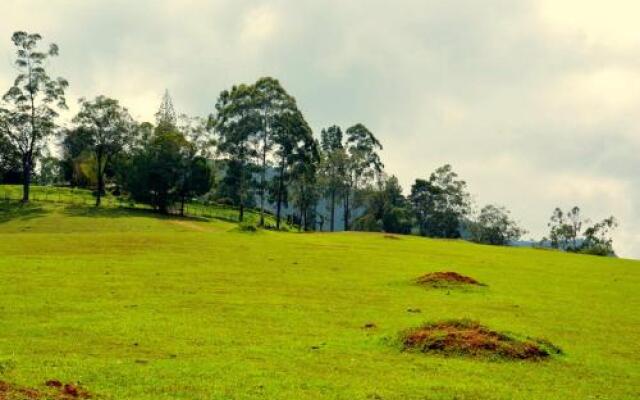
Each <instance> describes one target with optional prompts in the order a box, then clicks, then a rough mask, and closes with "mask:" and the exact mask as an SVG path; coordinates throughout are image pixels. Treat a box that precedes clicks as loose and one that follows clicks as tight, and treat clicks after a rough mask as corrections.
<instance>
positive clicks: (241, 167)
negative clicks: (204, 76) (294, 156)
mask: <svg viewBox="0 0 640 400" xmlns="http://www.w3.org/2000/svg"><path fill="white" fill-rule="evenodd" d="M254 90H255V88H254V87H253V86H252V85H251V86H248V85H244V84H242V85H239V86H233V87H232V88H231V90H224V91H223V92H222V93H220V96H219V97H218V101H217V102H216V115H215V123H214V126H215V131H216V133H217V134H218V137H219V143H218V151H219V152H220V153H221V154H223V155H224V156H225V157H226V158H227V172H226V175H227V176H230V177H233V178H234V179H233V180H229V179H227V180H228V181H229V182H227V183H229V184H231V186H230V188H231V189H232V190H233V197H236V198H237V201H238V208H239V216H238V219H239V220H240V221H242V220H243V218H244V207H245V204H246V203H247V201H248V200H250V195H251V187H250V182H251V181H252V170H253V160H254V159H255V158H256V157H257V156H258V154H259V151H258V149H259V148H258V145H257V142H258V141H259V138H258V136H257V135H258V133H259V132H261V129H262V119H261V118H260V115H259V114H258V112H257V110H256V107H255V97H256V96H255V93H254Z"/></svg>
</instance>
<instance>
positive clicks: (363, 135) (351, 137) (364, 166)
mask: <svg viewBox="0 0 640 400" xmlns="http://www.w3.org/2000/svg"><path fill="white" fill-rule="evenodd" d="M346 136H347V141H346V143H347V152H348V160H347V163H346V174H345V176H346V182H345V185H344V193H343V202H344V229H345V230H346V231H348V230H349V229H350V220H351V203H352V202H353V200H354V197H355V196H356V195H357V191H358V190H359V189H361V188H362V187H363V186H366V185H367V184H369V183H371V181H372V180H373V179H374V178H376V177H379V175H380V174H381V173H382V170H383V168H384V164H382V161H381V160H380V156H379V155H378V151H379V150H382V145H381V144H380V142H379V141H378V139H376V137H375V136H374V135H373V133H371V131H369V129H367V127H365V126H364V125H362V124H356V125H354V126H352V127H350V128H348V129H347V131H346Z"/></svg>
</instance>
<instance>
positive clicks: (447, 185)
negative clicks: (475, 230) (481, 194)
mask: <svg viewBox="0 0 640 400" xmlns="http://www.w3.org/2000/svg"><path fill="white" fill-rule="evenodd" d="M409 201H410V203H411V207H412V209H413V213H414V216H415V219H416V221H417V224H418V229H419V232H420V234H421V235H423V236H432V237H444V238H458V237H460V235H461V232H460V228H461V225H462V222H463V220H464V218H465V216H466V215H468V214H469V212H470V201H469V193H468V192H467V184H466V182H465V181H463V180H460V179H458V174H456V173H455V172H454V171H453V169H452V168H451V166H450V165H448V164H447V165H444V166H442V167H440V168H438V169H436V170H435V171H434V172H433V173H432V174H431V175H430V176H429V179H416V181H415V183H414V184H413V186H412V187H411V195H410V196H409Z"/></svg>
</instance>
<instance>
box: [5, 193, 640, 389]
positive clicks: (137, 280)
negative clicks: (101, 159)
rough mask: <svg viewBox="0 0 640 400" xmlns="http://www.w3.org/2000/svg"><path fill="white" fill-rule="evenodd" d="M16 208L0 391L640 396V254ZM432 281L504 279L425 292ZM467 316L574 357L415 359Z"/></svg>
mask: <svg viewBox="0 0 640 400" xmlns="http://www.w3.org/2000/svg"><path fill="white" fill-rule="evenodd" d="M0 210H1V211H0V381H3V382H10V383H11V384H12V385H16V386H19V387H24V388H35V389H37V390H41V388H42V387H43V384H44V382H45V381H47V380H51V379H55V380H60V381H62V382H74V383H75V382H79V384H80V385H81V386H82V387H83V388H85V389H86V390H88V391H90V392H91V393H92V394H93V397H94V398H104V399H149V400H151V399H154V400H157V399H228V398H232V399H255V398H259V399H453V398H455V399H596V398H599V399H632V398H638V397H639V396H640V386H639V385H638V382H640V340H638V338H640V311H639V310H640V262H636V261H630V260H622V259H613V258H597V257H592V256H582V255H571V254H562V253H558V252H553V251H545V250H534V249H526V248H500V247H489V246H480V245H474V244H470V243H466V242H460V241H445V240H428V239H423V238H418V237H389V236H385V235H383V234H372V233H336V234H327V233H318V234H297V233H280V232H270V231H260V232H256V233H249V232H242V231H240V230H238V229H237V226H236V225H235V224H232V223H229V222H224V221H221V220H210V221H205V220H196V219H180V218H169V217H159V216H156V215H154V214H151V213H148V212H145V211H140V210H138V211H135V210H126V209H114V208H107V209H103V210H95V209H93V208H90V207H85V206H72V205H69V206H61V205H54V204H45V205H31V206H25V207H18V206H15V205H3V206H0ZM432 271H455V272H458V273H461V274H464V275H468V276H471V277H473V278H475V279H477V280H478V281H480V282H482V283H484V284H486V285H487V286H484V287H477V288H471V289H455V288H445V289H435V288H425V287H420V286H418V285H416V284H414V283H413V281H414V279H415V278H416V277H418V276H420V275H422V274H424V273H427V272H432ZM408 310H410V311H411V312H409V311H408ZM418 310H419V311H420V312H418ZM452 318H469V319H472V320H477V321H479V322H481V323H482V324H485V325H486V326H488V327H490V328H492V329H495V330H499V331H503V332H510V333H513V334H515V335H524V336H532V337H537V338H545V339H547V340H549V341H551V342H553V343H554V344H555V345H557V346H559V347H560V348H562V350H563V354H562V355H554V356H552V357H550V358H549V359H546V360H544V361H509V360H491V359H485V358H468V357H457V356H451V357H445V356H439V355H432V354H422V353H419V352H405V351H402V349H401V345H400V342H399V340H398V334H399V332H401V331H403V330H405V329H407V328H411V327H416V326H418V325H420V324H422V323H424V322H429V321H438V320H443V319H452ZM366 324H369V325H370V328H368V329H365V328H363V327H364V326H365V325H366ZM16 393H17V392H16ZM0 398H2V394H1V393H0Z"/></svg>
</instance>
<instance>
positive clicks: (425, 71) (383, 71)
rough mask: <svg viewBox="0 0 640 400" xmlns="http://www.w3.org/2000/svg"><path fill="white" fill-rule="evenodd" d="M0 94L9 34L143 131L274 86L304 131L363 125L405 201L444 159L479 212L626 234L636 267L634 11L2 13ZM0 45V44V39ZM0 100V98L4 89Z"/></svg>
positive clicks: (111, 4)
mask: <svg viewBox="0 0 640 400" xmlns="http://www.w3.org/2000/svg"><path fill="white" fill-rule="evenodd" d="M0 8H1V11H2V12H1V13H0V88H7V87H8V86H9V84H10V82H11V80H12V79H13V76H14V75H15V70H14V69H13V68H12V65H11V64H12V59H13V51H14V50H13V49H12V46H11V43H10V40H9V39H10V36H11V33H12V32H13V31H14V30H27V31H32V32H40V33H41V34H42V35H43V36H44V37H45V41H46V42H49V41H54V42H56V43H58V44H59V46H60V57H59V58H58V59H56V60H55V61H54V62H53V63H52V64H51V70H52V71H53V72H54V73H55V74H57V75H62V76H64V77H65V78H67V79H68V80H69V81H70V83H71V87H70V90H69V92H68V94H69V96H68V97H69V100H70V103H75V99H76V98H78V97H81V96H85V97H90V96H95V95H97V94H105V95H108V96H113V97H116V98H118V99H120V100H121V101H122V102H123V103H124V104H125V105H126V106H127V107H128V108H129V109H130V110H131V112H132V114H134V115H135V116H137V117H138V118H140V119H147V120H151V118H152V116H153V114H154V112H155V111H156V109H157V107H158V105H159V102H160V98H161V96H162V93H163V91H164V89H165V88H167V89H169V91H170V92H171V94H172V96H173V98H174V103H175V105H176V108H177V109H178V111H179V112H186V113H189V114H193V115H206V114H208V113H210V112H211V111H212V110H213V105H214V102H215V100H216V97H217V95H218V93H219V92H220V91H221V90H222V89H225V88H228V87H230V86H231V85H232V84H234V83H240V82H253V81H255V80H256V79H257V78H258V77H260V76H265V75H270V76H274V77H276V78H278V79H280V81H281V82H282V83H283V85H284V86H285V88H286V89H287V90H288V91H289V92H290V93H291V94H293V95H294V96H295V97H296V98H297V100H298V103H299V105H300V107H301V108H302V110H303V111H304V112H305V115H306V116H307V119H308V120H309V122H310V123H311V125H312V126H313V127H314V129H315V130H316V131H319V130H320V128H322V127H324V126H328V125H330V124H334V123H335V124H339V125H342V126H344V127H346V126H349V125H350V124H353V123H355V122H363V123H364V124H366V125H367V126H368V127H369V128H370V129H371V130H372V131H373V132H374V133H375V134H376V135H377V136H378V137H379V138H380V140H381V141H382V142H383V144H384V146H385V149H384V161H385V164H386V165H387V169H388V171H389V172H390V173H392V174H396V175H397V176H398V177H399V178H400V180H401V182H402V183H403V185H404V187H405V190H408V189H409V187H410V185H411V182H412V180H413V179H415V178H416V177H425V176H427V175H428V174H429V173H430V172H431V171H432V170H433V169H434V168H436V167H438V166H440V165H442V164H444V163H451V164H452V165H453V166H454V169H455V170H456V171H457V172H458V173H459V174H460V175H461V176H462V177H463V178H464V179H466V180H467V182H468V183H469V187H470V190H471V192H472V193H473V194H474V197H475V200H476V202H477V203H478V204H479V205H483V204H486V203H498V204H503V205H505V206H507V207H508V208H509V209H511V210H512V212H513V214H514V216H515V217H516V218H517V219H518V220H519V221H520V222H521V223H522V224H523V225H524V227H526V228H527V229H528V230H529V231H530V234H529V235H528V236H532V237H536V238H539V237H540V236H542V235H543V234H545V233H546V221H547V220H548V218H549V216H550V214H551V211H552V209H553V208H554V207H555V206H561V207H563V208H569V207H571V206H573V205H574V204H577V205H580V206H581V207H582V209H583V211H584V212H585V213H586V214H587V215H588V216H591V217H592V218H594V219H596V218H603V217H606V216H608V215H610V214H614V215H615V216H616V217H617V218H618V219H619V220H620V222H621V226H620V228H619V230H618V231H617V233H616V238H615V239H616V243H615V247H616V250H617V251H618V253H619V254H620V255H622V256H624V257H636V258H640V211H639V210H638V206H640V157H639V155H640V29H638V26H637V16H638V15H640V2H638V1H637V0H607V1H604V0H518V1H514V0H483V1H476V0H466V1H463V0H441V1H431V0H398V1H388V0H360V1H357V0H350V1H345V0H313V1H312V0H307V1H305V0H271V1H242V0H228V1H227V0H210V1H198V0H180V1H178V0H173V1H170V0H165V1H162V0H158V1H151V0H149V1H135V2H134V1H125V0H121V1H114V0H110V1H106V0H105V1H97V0H95V1H87V0H58V1H56V0H41V1H27V0H21V1H18V0H2V4H1V5H0ZM2 38H4V44H2V43H3V42H2V40H3V39H2ZM2 91H4V89H2Z"/></svg>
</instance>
